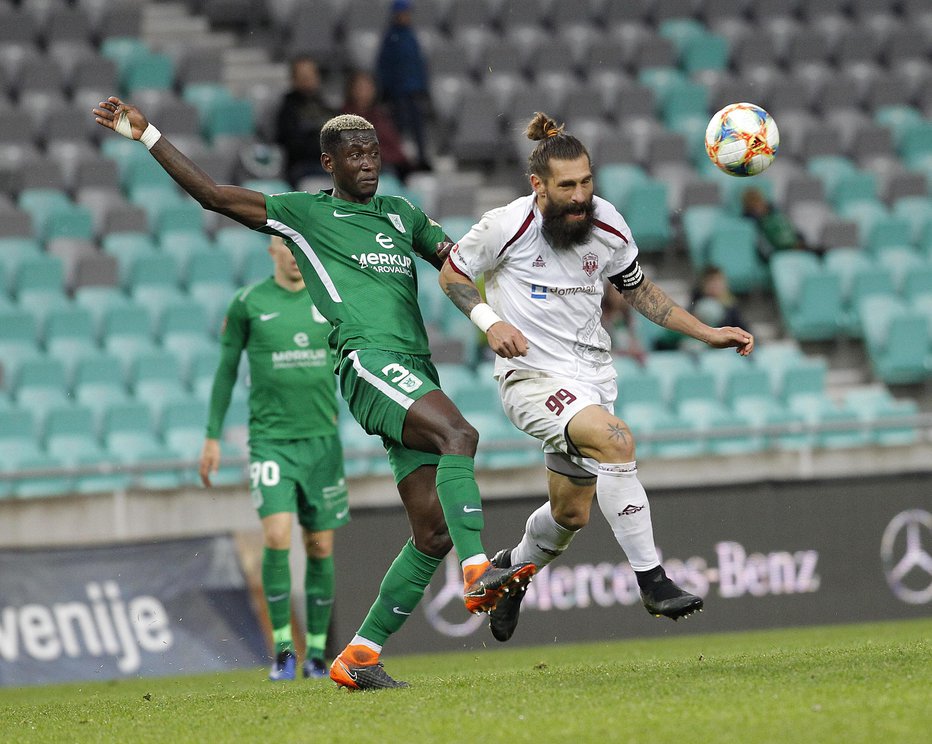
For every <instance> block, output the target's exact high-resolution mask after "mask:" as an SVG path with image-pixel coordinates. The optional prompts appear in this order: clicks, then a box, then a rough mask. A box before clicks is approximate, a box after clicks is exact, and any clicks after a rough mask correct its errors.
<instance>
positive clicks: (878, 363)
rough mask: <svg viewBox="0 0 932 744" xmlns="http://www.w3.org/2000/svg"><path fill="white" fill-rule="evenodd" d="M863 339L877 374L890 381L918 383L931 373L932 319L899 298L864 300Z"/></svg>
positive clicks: (878, 296)
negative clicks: (931, 321)
mask: <svg viewBox="0 0 932 744" xmlns="http://www.w3.org/2000/svg"><path fill="white" fill-rule="evenodd" d="M860 315H861V319H862V321H863V324H864V342H865V346H866V347H867V352H868V355H869V356H870V360H871V366H872V367H873V370H874V373H875V374H876V375H877V377H878V378H879V379H881V380H883V381H884V382H886V383H890V384H908V383H918V382H923V381H924V380H926V379H927V378H928V377H929V375H930V370H929V368H928V367H927V360H928V358H929V354H930V344H929V337H930V336H929V321H928V318H926V317H925V316H924V315H923V314H920V313H916V312H914V311H912V310H910V309H909V308H908V307H907V306H906V305H905V304H904V303H902V302H901V301H900V300H898V299H897V298H893V297H888V296H885V295H874V296H871V297H867V298H866V299H864V300H863V302H862V303H861V306H860Z"/></svg>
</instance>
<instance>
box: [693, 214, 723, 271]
mask: <svg viewBox="0 0 932 744" xmlns="http://www.w3.org/2000/svg"><path fill="white" fill-rule="evenodd" d="M724 216H725V210H723V209H722V208H721V207H718V206H711V205H708V206H706V205H702V206H696V207H689V208H687V209H686V210H685V211H684V212H683V237H684V239H685V240H686V249H687V251H688V253H689V260H690V263H691V264H692V266H693V268H694V269H699V268H702V267H703V266H705V265H706V262H707V248H708V245H709V241H710V240H711V238H712V234H713V232H714V231H715V227H716V225H717V224H718V223H719V221H720V220H721V219H722V218H723V217H724Z"/></svg>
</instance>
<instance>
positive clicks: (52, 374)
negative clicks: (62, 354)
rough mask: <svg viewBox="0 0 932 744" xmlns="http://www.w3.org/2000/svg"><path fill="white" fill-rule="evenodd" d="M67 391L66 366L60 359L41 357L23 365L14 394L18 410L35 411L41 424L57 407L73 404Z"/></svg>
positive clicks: (28, 360) (20, 368) (15, 384)
mask: <svg viewBox="0 0 932 744" xmlns="http://www.w3.org/2000/svg"><path fill="white" fill-rule="evenodd" d="M67 387H68V378H67V374H66V370H65V365H64V364H62V363H61V362H60V361H58V360H57V359H51V358H48V357H37V358H35V359H27V360H25V361H24V362H23V363H22V364H21V365H20V367H19V371H18V374H17V378H16V380H15V381H14V385H13V393H14V395H15V398H16V404H17V406H19V407H20V408H26V409H28V410H30V411H32V412H33V413H34V414H35V416H36V418H37V419H39V420H40V421H41V420H44V418H45V415H46V414H47V413H48V412H49V411H50V410H51V409H52V408H54V407H55V406H59V405H67V404H68V403H69V400H68V396H67Z"/></svg>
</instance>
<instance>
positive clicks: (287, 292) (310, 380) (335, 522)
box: [200, 237, 349, 681]
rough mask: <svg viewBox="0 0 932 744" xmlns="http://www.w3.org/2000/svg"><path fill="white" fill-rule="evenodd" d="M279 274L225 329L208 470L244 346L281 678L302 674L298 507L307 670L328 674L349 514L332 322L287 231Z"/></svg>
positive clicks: (237, 301)
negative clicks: (336, 561) (311, 290)
mask: <svg viewBox="0 0 932 744" xmlns="http://www.w3.org/2000/svg"><path fill="white" fill-rule="evenodd" d="M269 254H270V255H271V256H272V260H273V262H274V266H275V273H274V275H273V276H271V277H269V278H268V279H265V280H263V281H261V282H258V283H256V284H253V285H251V286H249V287H245V288H243V289H241V290H240V291H239V292H237V293H236V296H235V297H234V298H233V301H232V302H231V303H230V308H229V310H228V311H227V315H226V318H225V319H224V322H223V330H222V331H221V356H220V364H219V366H218V367H217V373H216V375H215V376H214V384H213V389H212V391H211V396H210V414H209V420H208V423H207V438H206V439H205V440H204V448H203V451H202V452H201V461H200V473H201V480H202V481H203V482H204V485H205V486H208V487H209V486H210V474H211V473H213V472H216V470H217V467H218V466H219V464H220V435H221V434H222V432H223V419H224V417H225V415H226V412H227V409H228V408H229V406H230V399H231V397H232V393H233V386H234V384H235V383H236V372H237V369H238V367H239V362H240V357H241V356H242V352H243V351H245V352H246V356H247V357H248V359H249V377H250V389H249V452H250V458H249V459H250V462H249V480H250V494H251V496H252V500H253V504H254V506H255V507H256V510H257V511H258V512H259V517H260V518H261V520H262V537H263V542H264V545H265V548H264V550H263V553H262V589H263V592H264V593H265V599H266V602H267V605H268V612H269V619H270V620H271V623H272V636H273V638H274V640H275V652H276V658H275V664H274V665H273V666H272V671H271V672H270V673H269V679H271V680H273V681H280V680H291V679H294V677H295V666H296V661H297V659H296V656H295V649H294V644H293V642H292V637H291V569H290V565H289V560H288V552H289V549H290V547H291V522H292V514H294V513H297V515H298V521H299V522H300V524H301V527H302V531H303V536H304V547H305V551H306V553H307V564H306V570H305V575H304V591H305V597H306V608H307V654H306V658H305V662H304V667H303V669H304V676H305V677H323V676H325V675H326V674H327V667H326V666H325V664H324V647H325V645H326V642H327V629H328V627H329V625H330V613H331V608H332V606H333V583H334V582H333V573H334V571H333V530H334V528H335V527H340V526H342V525H344V524H346V523H347V522H348V521H349V503H348V500H347V492H346V479H345V477H344V474H343V450H342V448H341V446H340V439H339V436H338V434H337V424H336V418H337V400H336V385H335V383H334V377H333V372H332V367H333V359H332V355H331V352H330V347H329V346H328V344H327V336H328V334H329V331H330V324H329V323H328V322H327V319H326V318H324V316H322V315H321V314H320V313H319V312H318V311H317V308H315V307H314V306H313V305H312V304H311V300H310V298H309V297H308V294H307V292H306V291H305V288H304V277H303V276H301V272H300V271H299V270H298V266H297V264H296V263H295V260H294V257H293V256H292V255H291V252H290V251H289V250H288V249H287V248H286V247H285V244H284V242H283V241H282V239H281V238H277V237H273V238H271V244H270V245H269Z"/></svg>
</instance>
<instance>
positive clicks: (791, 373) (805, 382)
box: [780, 358, 828, 405]
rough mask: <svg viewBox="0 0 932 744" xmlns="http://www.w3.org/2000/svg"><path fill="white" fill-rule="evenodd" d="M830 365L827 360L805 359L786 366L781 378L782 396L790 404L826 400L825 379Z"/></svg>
mask: <svg viewBox="0 0 932 744" xmlns="http://www.w3.org/2000/svg"><path fill="white" fill-rule="evenodd" d="M827 371H828V365H827V364H826V362H825V360H823V359H817V358H805V359H803V360H800V361H799V362H797V363H795V364H791V365H788V366H786V367H785V368H784V369H783V372H782V374H781V376H780V395H781V396H782V398H783V400H784V401H785V402H786V403H787V404H788V405H791V404H793V402H794V401H803V403H802V404H803V405H805V403H806V402H810V401H813V400H822V399H824V398H825V378H826V374H827Z"/></svg>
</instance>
